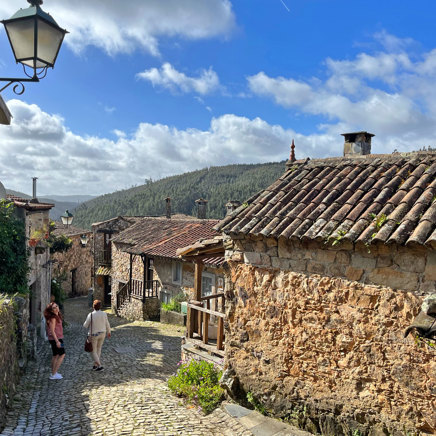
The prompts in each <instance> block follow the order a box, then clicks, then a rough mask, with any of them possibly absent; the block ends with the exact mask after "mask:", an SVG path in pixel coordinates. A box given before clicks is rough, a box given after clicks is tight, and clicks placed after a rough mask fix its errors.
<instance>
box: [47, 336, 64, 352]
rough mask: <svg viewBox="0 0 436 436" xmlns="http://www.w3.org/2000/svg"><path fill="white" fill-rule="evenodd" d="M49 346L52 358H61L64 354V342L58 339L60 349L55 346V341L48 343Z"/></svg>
mask: <svg viewBox="0 0 436 436" xmlns="http://www.w3.org/2000/svg"><path fill="white" fill-rule="evenodd" d="M49 342H50V345H51V351H52V353H53V356H62V354H65V348H64V340H63V339H59V342H60V343H61V348H58V347H57V346H56V341H53V340H52V341H49Z"/></svg>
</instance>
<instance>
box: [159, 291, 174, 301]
mask: <svg viewBox="0 0 436 436" xmlns="http://www.w3.org/2000/svg"><path fill="white" fill-rule="evenodd" d="M160 301H161V302H162V303H166V304H168V303H169V302H170V301H171V293H170V292H168V291H165V290H161V291H160Z"/></svg>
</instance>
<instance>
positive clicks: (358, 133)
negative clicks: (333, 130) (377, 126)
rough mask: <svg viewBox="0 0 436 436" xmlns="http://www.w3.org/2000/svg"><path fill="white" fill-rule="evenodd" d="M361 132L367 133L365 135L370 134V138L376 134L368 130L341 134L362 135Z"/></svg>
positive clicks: (342, 134)
mask: <svg viewBox="0 0 436 436" xmlns="http://www.w3.org/2000/svg"><path fill="white" fill-rule="evenodd" d="M361 134H365V135H367V136H369V137H370V138H372V137H373V136H375V135H374V134H373V133H369V132H366V131H365V130H362V131H360V132H350V133H341V136H348V135H361Z"/></svg>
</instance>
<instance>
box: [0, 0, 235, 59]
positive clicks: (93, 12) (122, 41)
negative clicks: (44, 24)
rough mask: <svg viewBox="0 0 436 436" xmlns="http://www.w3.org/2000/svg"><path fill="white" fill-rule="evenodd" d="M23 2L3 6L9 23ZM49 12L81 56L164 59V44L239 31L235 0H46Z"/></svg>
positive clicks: (0, 8)
mask: <svg viewBox="0 0 436 436" xmlns="http://www.w3.org/2000/svg"><path fill="white" fill-rule="evenodd" d="M23 6H24V5H23V0H8V1H7V2H6V1H3V2H1V4H0V16H2V17H9V16H11V15H12V14H13V13H15V12H16V11H17V10H18V9H19V8H22V7H23ZM43 6H44V10H46V11H47V12H50V14H51V15H52V16H53V17H54V18H55V19H56V21H57V22H58V24H59V25H60V26H61V27H63V28H66V29H68V30H69V31H70V32H71V33H70V34H69V35H67V37H66V39H65V41H66V44H68V45H69V46H70V47H71V48H72V49H73V50H74V51H75V52H77V53H79V52H81V51H83V50H84V49H85V48H86V47H87V46H91V45H93V46H96V47H98V48H100V49H102V50H104V51H106V52H107V53H108V54H110V55H115V54H117V53H130V52H133V51H134V50H135V49H138V48H140V49H143V50H146V51H147V52H149V53H151V54H153V55H158V54H159V39H160V38H162V37H178V38H186V39H192V40H195V39H204V38H212V37H218V36H222V37H226V36H228V35H229V34H230V33H231V31H232V30H233V29H234V27H235V16H234V13H233V10H232V4H231V3H230V0H207V1H204V0H183V1H180V0H165V1H162V0H146V1H144V0H128V1H122V2H120V1H119V0H92V1H90V0H74V2H73V3H71V2H64V1H55V0H46V1H45V2H44V5H43Z"/></svg>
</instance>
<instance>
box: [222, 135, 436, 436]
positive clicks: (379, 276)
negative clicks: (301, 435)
mask: <svg viewBox="0 0 436 436" xmlns="http://www.w3.org/2000/svg"><path fill="white" fill-rule="evenodd" d="M372 136H373V135H371V134H368V133H367V132H358V133H352V134H345V149H344V157H342V158H328V159H315V160H309V159H306V160H297V161H295V158H293V156H292V158H291V159H290V160H289V161H288V162H287V164H286V171H285V173H284V174H283V175H282V176H281V177H280V178H279V179H278V180H277V181H276V182H274V183H273V184H272V185H271V186H269V187H268V188H266V189H265V190H263V191H261V192H259V193H258V194H257V195H255V196H253V197H252V198H250V199H249V200H247V202H245V203H243V204H242V205H241V206H240V207H239V208H238V209H236V210H235V211H234V212H233V213H232V214H231V215H229V216H227V217H226V218H225V219H224V220H222V221H221V222H220V224H219V225H218V226H216V227H215V229H216V230H218V231H221V232H223V234H224V248H225V250H226V251H225V257H226V260H227V264H228V268H229V269H228V275H229V279H230V280H229V281H228V286H227V289H226V321H225V356H226V362H225V364H226V368H227V370H226V376H227V379H228V380H231V381H232V383H233V388H234V391H237V390H239V395H241V393H242V394H243V393H244V392H245V393H247V392H250V393H251V394H252V395H253V396H254V398H255V399H256V400H257V401H258V402H259V403H261V404H262V405H263V407H264V408H265V409H266V410H267V411H268V412H270V413H271V414H273V415H275V416H278V417H281V418H284V419H287V420H289V421H290V422H292V423H293V424H296V425H299V426H300V427H302V428H305V429H307V430H309V431H312V432H314V433H315V432H318V433H322V434H325V435H349V434H369V435H385V434H398V435H400V434H417V432H418V434H435V433H436V359H435V350H434V348H431V347H429V346H426V345H424V346H422V347H419V346H417V344H416V343H415V340H414V338H413V335H409V336H408V337H404V331H405V329H406V328H407V327H408V326H409V325H410V324H411V323H412V321H413V319H414V317H415V316H416V314H417V313H418V312H419V308H420V306H421V303H422V301H423V299H424V297H426V296H429V295H431V294H432V293H434V292H435V289H436V251H435V249H436V201H435V199H436V176H435V175H436V153H435V152H413V153H393V154H391V155H371V154H367V153H370V148H371V137H372Z"/></svg>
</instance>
